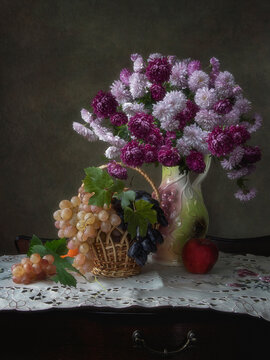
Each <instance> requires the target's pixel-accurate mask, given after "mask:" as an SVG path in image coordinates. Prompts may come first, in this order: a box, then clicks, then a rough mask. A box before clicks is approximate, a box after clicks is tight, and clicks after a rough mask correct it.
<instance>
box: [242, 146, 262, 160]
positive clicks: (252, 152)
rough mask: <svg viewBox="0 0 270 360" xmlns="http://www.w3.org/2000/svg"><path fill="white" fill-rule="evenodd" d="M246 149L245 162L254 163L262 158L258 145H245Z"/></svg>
mask: <svg viewBox="0 0 270 360" xmlns="http://www.w3.org/2000/svg"><path fill="white" fill-rule="evenodd" d="M244 151H245V152H244V155H243V158H242V163H243V164H254V163H256V162H258V161H260V160H261V157H262V153H261V149H260V148H259V147H258V146H245V147H244Z"/></svg>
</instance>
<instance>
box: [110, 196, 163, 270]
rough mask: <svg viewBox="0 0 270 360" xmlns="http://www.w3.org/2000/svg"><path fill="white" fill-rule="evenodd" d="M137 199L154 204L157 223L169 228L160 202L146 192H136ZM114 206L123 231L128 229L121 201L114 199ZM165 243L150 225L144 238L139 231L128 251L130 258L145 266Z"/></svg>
mask: <svg viewBox="0 0 270 360" xmlns="http://www.w3.org/2000/svg"><path fill="white" fill-rule="evenodd" d="M135 193H136V197H135V200H145V201H147V202H149V203H151V204H153V207H152V208H153V209H154V210H155V211H156V213H157V222H158V224H160V225H161V226H167V225H168V221H167V219H166V217H165V215H164V212H163V210H162V208H161V207H160V205H159V202H158V201H157V200H155V199H153V198H152V196H151V195H150V194H149V193H147V192H146V191H142V190H140V191H135ZM112 206H113V208H114V210H115V211H116V212H117V214H118V216H120V218H121V220H122V223H121V225H120V227H121V228H122V229H123V230H126V229H127V224H126V223H125V222H124V210H123V209H122V207H121V202H120V200H117V199H113V202H112ZM163 241H164V239H163V236H162V234H161V233H160V232H159V231H158V230H157V229H156V228H155V227H153V225H152V224H150V223H149V224H148V228H147V233H146V235H145V236H144V237H142V236H140V234H139V229H137V236H136V238H135V239H134V242H133V244H132V245H131V246H130V248H129V251H128V256H130V257H131V258H133V259H134V260H135V261H136V263H137V264H138V265H140V266H143V265H145V263H146V261H147V257H148V255H149V254H150V253H154V252H156V251H157V244H162V243H163Z"/></svg>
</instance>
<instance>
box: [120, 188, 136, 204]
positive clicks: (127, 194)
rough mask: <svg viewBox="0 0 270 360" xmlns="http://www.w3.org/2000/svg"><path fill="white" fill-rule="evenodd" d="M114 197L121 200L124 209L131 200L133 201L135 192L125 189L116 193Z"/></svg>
mask: <svg viewBox="0 0 270 360" xmlns="http://www.w3.org/2000/svg"><path fill="white" fill-rule="evenodd" d="M115 197H116V198H117V199H119V200H121V206H122V208H123V209H124V208H126V207H127V206H129V205H130V203H131V202H133V201H135V197H136V193H135V191H133V190H127V191H122V192H121V193H119V194H116V195H115Z"/></svg>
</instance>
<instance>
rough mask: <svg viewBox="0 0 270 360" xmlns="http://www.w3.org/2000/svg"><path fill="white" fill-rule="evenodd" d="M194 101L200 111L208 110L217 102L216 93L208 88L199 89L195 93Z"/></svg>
mask: <svg viewBox="0 0 270 360" xmlns="http://www.w3.org/2000/svg"><path fill="white" fill-rule="evenodd" d="M194 101H195V103H196V104H197V105H198V106H199V107H200V108H201V109H210V108H211V107H212V106H213V105H214V103H215V102H216V101H217V96H216V92H215V90H214V89H208V87H203V88H200V89H198V90H197V91H196V94H195V97H194Z"/></svg>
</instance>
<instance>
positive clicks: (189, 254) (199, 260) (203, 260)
mask: <svg viewBox="0 0 270 360" xmlns="http://www.w3.org/2000/svg"><path fill="white" fill-rule="evenodd" d="M182 259H183V263H184V266H185V268H186V269H187V270H188V271H189V272H191V273H194V274H206V273H207V272H209V271H210V270H211V269H212V267H213V266H214V265H215V263H216V262H217V259H218V248H217V246H216V245H215V244H214V243H213V242H212V241H210V240H209V239H190V240H188V241H187V242H186V243H185V245H184V247H183V251H182Z"/></svg>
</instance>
